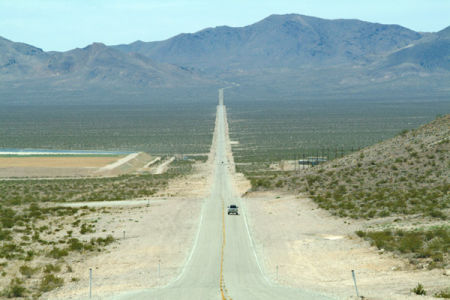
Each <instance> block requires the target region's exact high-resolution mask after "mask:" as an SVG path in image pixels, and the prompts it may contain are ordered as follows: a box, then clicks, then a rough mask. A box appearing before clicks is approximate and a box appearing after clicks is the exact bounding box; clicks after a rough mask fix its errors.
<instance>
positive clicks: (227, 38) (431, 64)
mask: <svg viewBox="0 0 450 300" xmlns="http://www.w3.org/2000/svg"><path fill="white" fill-rule="evenodd" d="M261 74H267V76H268V77H269V78H282V77H283V76H287V77H289V78H291V79H292V78H294V79H295V78H303V76H305V74H309V77H311V78H315V79H314V80H316V82H323V81H327V80H328V78H334V79H330V81H333V80H334V81H333V82H334V84H336V85H342V84H345V83H346V82H347V83H348V82H351V83H352V85H355V84H356V85H358V84H361V83H362V82H364V83H366V84H367V83H369V82H372V81H383V80H393V79H398V78H403V77H408V78H410V77H411V76H413V77H414V76H418V77H420V78H425V77H430V76H431V77H432V76H433V75H436V74H439V76H442V75H444V77H447V76H450V75H449V74H450V27H447V28H446V29H444V30H442V31H439V32H437V33H421V32H415V31H412V30H410V29H407V28H404V27H401V26H398V25H384V24H378V23H370V22H364V21H360V20H326V19H320V18H315V17H309V16H303V15H297V14H289V15H271V16H269V17H267V18H265V19H263V20H261V21H260V22H257V23H255V24H252V25H249V26H245V27H228V26H220V27H215V28H207V29H204V30H201V31H199V32H196V33H188V34H179V35H177V36H174V37H172V38H170V39H167V40H164V41H158V42H142V41H136V42H134V43H131V44H127V45H116V46H106V45H104V44H100V43H94V44H92V45H89V46H87V47H85V48H82V49H74V50H70V51H67V52H45V51H42V50H41V49H39V48H36V47H33V46H31V45H27V44H23V43H15V42H12V41H9V40H6V39H4V38H0V80H1V81H3V82H14V83H15V84H17V83H21V82H27V81H33V80H39V81H40V82H45V83H46V84H49V85H78V86H79V85H84V84H94V85H96V84H100V85H105V84H106V85H119V86H122V85H127V86H135V87H174V86H192V85H204V84H219V83H221V82H223V81H225V80H226V81H230V80H232V81H236V82H238V81H239V80H240V79H243V80H247V81H249V80H251V78H255V79H256V78H259V77H258V76H261ZM347 74H348V76H349V78H346V76H347ZM244 78H245V79H244ZM299 80H300V79H299ZM414 82H416V81H414Z"/></svg>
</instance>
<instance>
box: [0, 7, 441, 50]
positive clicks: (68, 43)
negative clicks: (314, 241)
mask: <svg viewBox="0 0 450 300" xmlns="http://www.w3.org/2000/svg"><path fill="white" fill-rule="evenodd" d="M286 13H298V14H303V15H308V16H315V17H320V18H325V19H360V20H363V21H369V22H377V23H383V24H399V25H402V26H404V27H407V28H410V29H413V30H415V31H424V32H436V31H439V30H442V29H444V28H445V27H447V26H449V25H450V0H376V1H375V0H220V1H219V0H146V1H145V0H140V1H138V0H121V1H119V0H0V36H2V37H4V38H7V39H10V40H12V41H15V42H24V43H27V44H31V45H33V46H36V47H39V48H42V49H44V50H46V51H49V50H54V51H66V50H70V49H73V48H77V47H78V48H82V47H85V46H87V45H89V44H91V43H93V42H102V43H105V44H107V45H117V44H124V43H131V42H134V41H136V40H142V41H146V42H148V41H158V40H164V39H167V38H170V37H172V36H174V35H177V34H179V33H186V32H196V31H199V30H201V29H204V28H207V27H215V26H221V25H228V26H234V27H238V26H245V25H250V24H252V23H255V22H257V21H259V20H261V19H263V18H265V17H267V16H269V15H271V14H286Z"/></svg>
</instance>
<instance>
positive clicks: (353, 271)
mask: <svg viewBox="0 0 450 300" xmlns="http://www.w3.org/2000/svg"><path fill="white" fill-rule="evenodd" d="M352 277H353V282H354V283H355V290H356V297H358V299H359V292H358V286H357V285H356V276H355V270H352Z"/></svg>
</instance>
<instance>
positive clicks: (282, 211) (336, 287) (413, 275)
mask: <svg viewBox="0 0 450 300" xmlns="http://www.w3.org/2000/svg"><path fill="white" fill-rule="evenodd" d="M245 202H246V206H247V209H248V214H249V222H250V227H251V230H252V233H253V238H254V240H255V243H256V246H257V253H258V255H259V257H260V258H262V261H263V265H264V268H265V271H266V273H267V274H268V276H269V277H270V278H271V279H272V280H274V281H277V282H279V283H280V284H282V285H287V286H296V287H303V288H306V289H312V290H320V291H323V292H326V293H330V294H333V295H336V296H338V297H341V298H343V299H348V298H351V297H352V296H353V295H355V290H354V286H353V280H352V276H351V270H355V271H356V277H357V282H358V288H359V292H360V294H361V295H363V296H365V297H367V298H368V299H414V298H416V297H418V296H415V295H414V296H413V295H411V292H410V290H411V289H412V288H414V287H415V286H417V283H418V282H420V283H422V284H423V285H424V286H425V289H426V290H427V291H428V294H429V295H432V294H433V293H434V292H435V291H437V290H441V289H443V288H445V287H447V286H448V282H449V280H450V279H449V277H448V276H446V275H444V273H445V272H444V271H443V270H437V269H436V270H432V271H428V270H413V269H411V266H410V265H409V264H408V262H406V261H404V260H402V259H400V258H396V257H393V255H392V254H389V253H381V252H380V251H379V250H377V249H376V248H374V247H370V245H369V244H368V242H365V241H363V240H362V239H360V238H358V237H356V235H355V234H354V232H355V231H356V230H360V229H365V228H367V227H369V226H371V225H373V224H371V223H365V222H364V221H354V220H347V219H340V218H337V217H333V216H331V215H330V214H329V213H328V212H326V211H324V210H322V209H318V207H317V205H316V204H314V203H313V202H312V201H311V200H309V199H306V198H298V197H297V196H295V195H292V194H288V193H284V194H280V193H275V192H255V193H250V194H248V195H246V199H245ZM372 223H373V222H372ZM277 266H278V280H277ZM425 298H426V297H423V296H422V297H420V299H425ZM430 299H431V297H430Z"/></svg>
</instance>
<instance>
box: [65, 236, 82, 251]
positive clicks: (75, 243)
mask: <svg viewBox="0 0 450 300" xmlns="http://www.w3.org/2000/svg"><path fill="white" fill-rule="evenodd" d="M68 243H69V249H70V250H72V251H81V250H83V243H82V242H81V241H80V240H79V239H77V238H71V239H69V241H68Z"/></svg>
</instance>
